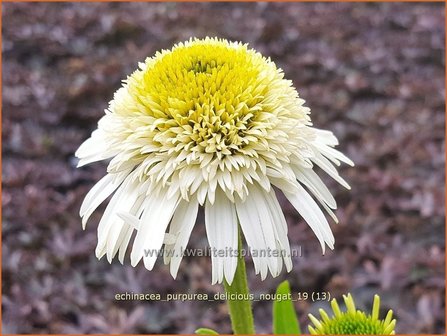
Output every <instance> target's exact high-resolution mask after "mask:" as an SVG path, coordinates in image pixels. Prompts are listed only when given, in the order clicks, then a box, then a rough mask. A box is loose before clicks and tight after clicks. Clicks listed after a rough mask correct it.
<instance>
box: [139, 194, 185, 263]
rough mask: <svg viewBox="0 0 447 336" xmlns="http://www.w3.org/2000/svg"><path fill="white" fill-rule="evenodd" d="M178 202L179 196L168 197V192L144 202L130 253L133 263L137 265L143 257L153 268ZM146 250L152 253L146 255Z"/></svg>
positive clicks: (154, 195) (155, 195)
mask: <svg viewBox="0 0 447 336" xmlns="http://www.w3.org/2000/svg"><path fill="white" fill-rule="evenodd" d="M177 204H178V196H177V197H172V198H169V199H168V198H167V195H166V192H164V193H161V194H159V195H157V194H153V195H152V197H148V198H147V199H146V200H145V202H144V212H143V215H142V217H141V224H140V228H139V230H138V232H137V235H136V237H135V241H134V244H133V248H132V252H131V254H130V259H131V265H132V266H135V265H136V264H137V263H138V262H139V261H140V260H141V258H143V261H144V266H145V267H146V268H147V269H148V270H151V269H152V268H153V267H154V264H155V261H156V259H157V253H156V251H159V250H160V248H161V246H162V244H163V238H164V234H165V232H166V228H167V226H168V224H169V221H170V220H171V218H172V215H173V213H174V210H175V208H176V207H177ZM145 251H151V252H152V255H151V254H147V255H145Z"/></svg>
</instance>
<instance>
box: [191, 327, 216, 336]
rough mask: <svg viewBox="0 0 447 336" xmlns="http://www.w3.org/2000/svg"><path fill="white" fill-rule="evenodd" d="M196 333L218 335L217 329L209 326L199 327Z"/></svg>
mask: <svg viewBox="0 0 447 336" xmlns="http://www.w3.org/2000/svg"><path fill="white" fill-rule="evenodd" d="M195 333H196V334H197V335H219V333H218V332H217V331H214V330H213V329H209V328H199V329H197V330H196V331H195Z"/></svg>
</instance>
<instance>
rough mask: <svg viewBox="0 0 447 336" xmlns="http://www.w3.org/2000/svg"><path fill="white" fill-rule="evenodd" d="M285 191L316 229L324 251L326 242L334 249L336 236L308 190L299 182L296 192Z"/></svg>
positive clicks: (309, 223) (312, 227) (313, 228)
mask: <svg viewBox="0 0 447 336" xmlns="http://www.w3.org/2000/svg"><path fill="white" fill-rule="evenodd" d="M283 193H284V195H285V196H286V197H287V199H288V200H289V201H290V203H292V205H293V206H294V207H295V209H296V210H297V211H298V212H299V213H300V215H301V216H302V217H303V218H304V220H305V221H306V222H307V224H308V225H309V226H310V228H311V229H312V230H313V231H314V233H315V235H316V236H317V238H318V240H319V241H320V244H321V248H322V250H323V253H324V252H325V244H327V245H328V246H329V247H330V248H331V249H333V248H334V236H333V234H332V231H331V228H330V227H329V224H328V222H327V220H326V218H325V217H324V214H323V212H322V211H321V209H320V208H319V207H318V205H317V203H315V201H314V200H313V199H312V197H311V196H310V195H309V194H308V193H307V191H306V190H305V189H304V188H303V187H302V186H300V185H299V184H298V183H297V184H296V190H295V192H294V193H290V192H288V191H283Z"/></svg>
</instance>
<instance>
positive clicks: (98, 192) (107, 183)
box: [79, 172, 129, 229]
mask: <svg viewBox="0 0 447 336" xmlns="http://www.w3.org/2000/svg"><path fill="white" fill-rule="evenodd" d="M128 174H129V172H121V173H118V174H107V175H106V176H104V177H103V178H102V179H100V180H99V181H98V182H97V183H96V184H95V185H94V186H93V187H92V189H90V191H89V192H88V193H87V195H86V196H85V198H84V201H83V202H82V205H81V209H80V210H79V214H80V216H81V217H82V228H83V229H85V225H86V224H87V221H88V219H89V218H90V216H91V214H92V213H93V211H95V210H96V208H97V207H98V206H99V205H100V204H101V203H102V202H104V200H105V199H106V198H107V197H109V196H110V195H111V194H112V193H113V192H114V191H115V190H116V188H118V187H119V186H120V185H121V183H122V182H123V181H124V179H125V178H126V177H127V175H128Z"/></svg>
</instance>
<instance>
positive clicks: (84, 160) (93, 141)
mask: <svg viewBox="0 0 447 336" xmlns="http://www.w3.org/2000/svg"><path fill="white" fill-rule="evenodd" d="M117 153H118V151H117V150H116V149H113V148H110V147H109V146H108V145H107V142H106V140H105V134H104V132H103V131H102V130H99V129H97V130H94V131H93V132H92V135H91V137H90V138H88V139H87V140H85V141H84V142H83V143H82V144H81V146H80V147H79V148H78V150H77V151H76V153H75V156H76V157H77V158H79V159H80V160H79V162H78V165H77V166H78V167H82V166H84V165H86V164H89V163H92V162H96V161H101V160H105V159H108V158H111V157H112V156H114V155H116V154H117Z"/></svg>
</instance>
